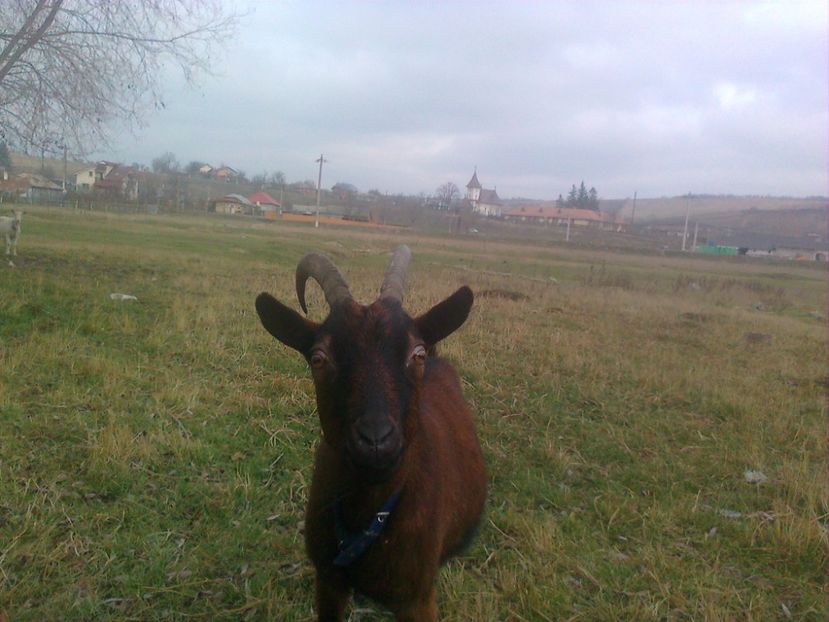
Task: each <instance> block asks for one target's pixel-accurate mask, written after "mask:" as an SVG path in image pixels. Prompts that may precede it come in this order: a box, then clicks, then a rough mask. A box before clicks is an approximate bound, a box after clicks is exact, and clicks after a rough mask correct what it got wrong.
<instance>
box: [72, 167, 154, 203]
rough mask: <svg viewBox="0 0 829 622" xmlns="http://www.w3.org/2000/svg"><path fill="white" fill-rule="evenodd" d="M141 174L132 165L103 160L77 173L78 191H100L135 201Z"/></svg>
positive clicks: (76, 185) (76, 183) (76, 184)
mask: <svg viewBox="0 0 829 622" xmlns="http://www.w3.org/2000/svg"><path fill="white" fill-rule="evenodd" d="M140 177H141V174H140V172H139V171H138V170H136V169H135V168H133V167H132V166H125V165H123V164H118V163H115V162H106V161H103V160H102V161H101V162H98V163H97V164H95V165H94V166H88V167H86V168H83V169H81V170H80V171H78V172H77V173H75V189H76V190H77V191H78V192H100V193H102V194H106V195H108V196H117V197H123V198H125V199H129V200H130V201H135V200H136V199H137V198H138V192H139V180H140Z"/></svg>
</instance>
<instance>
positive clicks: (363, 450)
mask: <svg viewBox="0 0 829 622" xmlns="http://www.w3.org/2000/svg"><path fill="white" fill-rule="evenodd" d="M346 451H347V452H348V457H349V458H350V460H351V463H352V465H353V466H354V467H355V468H356V469H357V470H358V471H359V472H360V474H361V475H362V476H363V477H364V478H365V479H367V480H369V481H373V482H381V481H384V480H386V479H388V478H389V477H390V476H391V475H392V474H393V473H394V472H395V470H396V469H397V467H398V466H399V464H400V458H401V456H402V453H403V434H402V432H401V431H400V429H399V428H397V427H396V426H395V425H394V424H393V423H392V422H391V420H389V419H388V418H386V417H383V418H360V419H358V420H357V421H355V422H354V423H353V424H352V426H351V429H350V431H349V435H348V440H347V442H346Z"/></svg>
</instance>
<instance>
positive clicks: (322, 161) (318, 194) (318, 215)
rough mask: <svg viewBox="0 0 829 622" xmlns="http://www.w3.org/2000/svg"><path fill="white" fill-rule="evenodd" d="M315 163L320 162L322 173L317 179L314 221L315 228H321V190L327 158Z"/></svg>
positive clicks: (321, 158)
mask: <svg viewBox="0 0 829 622" xmlns="http://www.w3.org/2000/svg"><path fill="white" fill-rule="evenodd" d="M314 162H319V164H320V172H319V177H317V219H316V220H315V221H314V228H317V229H318V228H319V226H320V190H321V189H322V165H323V164H325V163H326V162H328V160H326V159H325V158H323V157H322V154H320V157H319V159H318V160H314Z"/></svg>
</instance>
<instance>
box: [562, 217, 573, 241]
mask: <svg viewBox="0 0 829 622" xmlns="http://www.w3.org/2000/svg"><path fill="white" fill-rule="evenodd" d="M571 222H573V219H572V218H568V219H567V235H566V236H565V238H564V241H565V242H569V241H570V223H571Z"/></svg>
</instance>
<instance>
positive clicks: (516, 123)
mask: <svg viewBox="0 0 829 622" xmlns="http://www.w3.org/2000/svg"><path fill="white" fill-rule="evenodd" d="M236 6H237V7H241V10H243V11H246V12H247V15H246V16H245V17H243V19H242V20H241V24H240V29H239V33H238V36H237V38H236V39H235V40H234V41H230V42H228V43H227V45H226V48H225V50H224V53H223V54H217V59H216V61H217V62H216V64H215V73H216V75H215V76H212V77H205V78H203V79H202V80H201V81H200V85H199V87H198V88H196V89H192V88H190V89H188V88H187V87H186V86H185V85H184V83H183V81H182V80H181V79H180V78H178V77H173V78H171V79H170V81H169V85H168V87H167V90H166V100H165V102H166V104H167V107H166V109H164V110H162V111H158V112H154V113H152V114H151V115H150V116H149V117H148V118H147V127H146V128H143V129H142V130H140V131H138V132H137V134H136V135H134V136H132V135H129V134H126V135H122V136H121V137H120V138H119V139H118V140H116V141H115V144H114V145H113V148H112V149H110V150H107V151H106V152H100V153H97V154H95V155H96V156H97V157H109V158H113V159H117V160H122V161H126V162H133V161H138V162H143V163H146V164H149V163H150V161H151V160H152V158H154V157H156V156H158V155H159V154H161V153H163V152H165V151H172V152H173V153H175V154H176V156H177V157H178V159H179V161H180V162H181V163H182V165H184V164H186V163H187V162H189V161H190V160H202V161H207V162H209V163H211V164H214V165H215V164H219V163H222V162H224V163H226V164H229V165H230V166H233V167H235V168H238V169H241V170H244V171H245V172H246V173H247V174H248V176H252V175H254V174H256V173H260V172H263V171H266V170H267V171H268V172H271V171H275V170H281V171H283V172H284V173H285V174H286V176H287V178H288V180H289V181H297V180H303V179H314V180H315V179H316V173H317V169H316V166H317V165H316V164H315V163H314V159H315V158H317V157H319V154H320V153H324V154H325V157H326V159H327V160H328V164H326V165H325V168H324V169H323V186H325V187H330V186H331V185H333V184H334V183H335V182H340V181H341V182H349V183H352V184H354V185H356V186H357V187H358V188H359V189H360V190H362V191H367V190H369V189H373V188H376V189H378V190H380V191H382V192H392V193H395V192H405V193H412V194H416V193H419V192H424V193H426V194H431V193H433V192H434V190H435V188H436V187H437V186H439V185H441V184H443V183H445V182H446V181H453V182H455V183H456V184H457V185H458V186H459V187H461V188H462V189H463V187H464V186H465V185H466V183H467V182H468V181H469V179H470V177H471V175H472V172H473V169H474V167H475V166H477V168H478V178H479V179H480V181H481V183H482V184H483V186H484V187H485V188H493V187H496V188H497V190H498V194H499V195H500V196H501V197H503V198H509V197H519V196H521V197H528V198H540V199H544V198H546V199H554V198H555V197H557V196H558V194H559V193H563V194H565V195H566V193H567V190H568V189H569V187H570V185H571V184H572V183H574V182H575V183H578V182H579V181H581V180H582V179H583V180H584V181H585V182H586V184H587V186H588V187H590V186H595V187H596V189H597V190H598V192H599V195H600V196H601V197H603V198H623V197H629V196H632V195H633V192H634V191H638V193H639V196H640V197H657V196H671V195H678V194H683V193H686V192H689V191H691V192H695V193H733V194H772V195H826V194H829V188H827V185H828V184H829V182H827V168H828V164H829V163H828V162H827V154H829V138H828V137H829V128H828V127H827V114H828V112H827V111H829V96H828V93H829V88H828V86H827V84H829V69H828V68H827V31H828V30H829V17H827V3H826V2H824V1H822V0H818V1H809V2H774V3H757V2H716V3H713V2H707V3H704V2H696V1H694V2H691V1H690V0H689V1H687V2H642V3H634V2H617V1H615V0H614V1H611V2H593V3H585V2H533V3H530V2H526V3H511V2H506V1H504V2H487V3H483V2H469V3H466V2H447V3H431V2H428V3H427V2H418V3H411V2H371V3H369V2H355V3H349V2H336V3H335V2H320V3H317V2H309V1H301V2H279V3H275V2H274V3H271V2H253V3H249V4H237V5H236Z"/></svg>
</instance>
